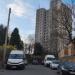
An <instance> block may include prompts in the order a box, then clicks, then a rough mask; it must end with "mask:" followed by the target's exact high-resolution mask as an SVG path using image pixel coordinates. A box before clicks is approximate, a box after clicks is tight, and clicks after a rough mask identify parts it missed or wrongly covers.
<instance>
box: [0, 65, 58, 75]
mask: <svg viewBox="0 0 75 75" xmlns="http://www.w3.org/2000/svg"><path fill="white" fill-rule="evenodd" d="M0 75H57V73H56V71H55V70H50V69H49V68H46V67H44V66H42V65H28V66H26V69H25V70H2V69H1V70H0Z"/></svg>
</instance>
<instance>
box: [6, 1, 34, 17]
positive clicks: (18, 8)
mask: <svg viewBox="0 0 75 75" xmlns="http://www.w3.org/2000/svg"><path fill="white" fill-rule="evenodd" d="M7 7H8V8H11V10H12V13H13V14H14V15H16V16H20V17H21V16H26V17H30V16H32V15H31V14H29V13H32V12H33V11H34V8H33V7H32V6H31V5H30V4H29V3H26V2H24V1H23V0H14V2H13V3H10V4H8V5H7Z"/></svg>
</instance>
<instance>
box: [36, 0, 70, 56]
mask: <svg viewBox="0 0 75 75" xmlns="http://www.w3.org/2000/svg"><path fill="white" fill-rule="evenodd" d="M64 10H65V12H66V13H64ZM65 15H66V16H68V18H66V17H65ZM64 19H67V20H69V21H68V22H69V24H71V21H70V20H71V10H70V8H68V7H67V6H66V5H65V4H63V3H62V1H61V0H51V2H50V9H49V10H46V9H44V8H40V9H38V10H37V13H36V32H35V42H39V43H40V44H41V45H42V46H43V48H44V50H45V52H48V53H51V54H55V55H56V54H57V53H58V51H60V50H62V49H63V48H64V47H65V46H66V45H67V44H68V40H67V39H68V32H67V30H66V28H65V25H66V24H67V22H66V21H64Z"/></svg>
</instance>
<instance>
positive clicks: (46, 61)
mask: <svg viewBox="0 0 75 75" xmlns="http://www.w3.org/2000/svg"><path fill="white" fill-rule="evenodd" d="M53 60H55V56H54V55H46V56H45V58H44V65H45V66H50V64H51V63H52V61H53Z"/></svg>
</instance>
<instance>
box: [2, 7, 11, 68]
mask: <svg viewBox="0 0 75 75" xmlns="http://www.w3.org/2000/svg"><path fill="white" fill-rule="evenodd" d="M10 14H11V8H9V13H8V21H7V27H6V35H5V44H4V52H3V67H4V68H5V61H6V46H7V40H8V29H9V22H10Z"/></svg>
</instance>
